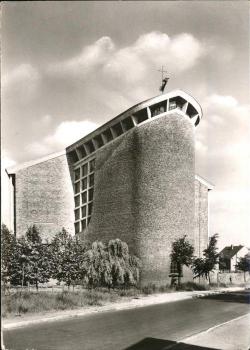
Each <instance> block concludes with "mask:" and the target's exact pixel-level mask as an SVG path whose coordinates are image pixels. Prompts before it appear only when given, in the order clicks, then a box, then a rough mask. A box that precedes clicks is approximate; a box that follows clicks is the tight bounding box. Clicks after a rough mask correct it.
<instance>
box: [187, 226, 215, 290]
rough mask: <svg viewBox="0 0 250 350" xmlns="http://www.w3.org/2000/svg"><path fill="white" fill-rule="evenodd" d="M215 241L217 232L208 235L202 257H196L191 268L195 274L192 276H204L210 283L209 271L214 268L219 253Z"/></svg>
mask: <svg viewBox="0 0 250 350" xmlns="http://www.w3.org/2000/svg"><path fill="white" fill-rule="evenodd" d="M217 241H218V234H217V233H216V234H214V235H213V236H211V237H210V239H209V243H208V246H207V248H206V249H204V251H203V258H196V259H194V261H193V264H192V269H193V272H194V274H195V276H194V278H197V277H205V278H206V279H208V281H209V284H210V272H212V271H213V270H214V268H215V265H216V264H217V263H218V259H219V254H218V253H217V249H218V248H217V247H216V245H217Z"/></svg>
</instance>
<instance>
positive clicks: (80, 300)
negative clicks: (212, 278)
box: [2, 282, 226, 317]
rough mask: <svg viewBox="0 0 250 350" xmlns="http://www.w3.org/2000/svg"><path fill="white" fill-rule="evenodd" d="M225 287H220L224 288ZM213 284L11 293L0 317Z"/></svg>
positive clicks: (6, 296) (108, 301)
mask: <svg viewBox="0 0 250 350" xmlns="http://www.w3.org/2000/svg"><path fill="white" fill-rule="evenodd" d="M225 286H226V285H220V287H225ZM214 287H218V286H217V284H216V285H210V286H209V285H203V284H197V283H194V282H187V283H182V284H181V286H179V287H178V286H176V287H170V286H169V285H163V286H156V285H155V284H152V283H150V284H148V285H146V286H143V287H141V288H136V287H131V288H128V289H124V288H121V289H115V290H114V289H111V290H109V289H108V288H95V289H90V290H89V289H75V291H57V292H54V293H53V292H51V291H38V292H32V291H22V292H21V291H12V292H11V293H10V294H9V295H5V296H4V293H2V295H3V300H2V316H3V317H9V316H14V315H23V314H27V313H39V312H46V311H59V310H70V309H76V308H81V307H86V306H90V305H92V306H101V305H104V304H107V303H114V302H117V301H122V300H128V299H132V298H138V297H140V296H143V295H150V294H155V293H171V292H175V291H193V290H197V291H199V290H200V291H202V290H208V289H211V288H214Z"/></svg>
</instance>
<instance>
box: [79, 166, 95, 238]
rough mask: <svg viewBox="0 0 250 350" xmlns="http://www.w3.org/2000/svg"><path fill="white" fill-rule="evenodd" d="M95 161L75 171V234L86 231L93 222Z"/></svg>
mask: <svg viewBox="0 0 250 350" xmlns="http://www.w3.org/2000/svg"><path fill="white" fill-rule="evenodd" d="M94 171H95V159H91V160H89V161H88V162H86V163H84V164H80V165H78V166H77V168H76V169H75V170H74V201H75V233H79V232H80V231H83V230H85V228H86V227H87V226H88V224H89V223H90V220H91V215H92V211H93V196H94Z"/></svg>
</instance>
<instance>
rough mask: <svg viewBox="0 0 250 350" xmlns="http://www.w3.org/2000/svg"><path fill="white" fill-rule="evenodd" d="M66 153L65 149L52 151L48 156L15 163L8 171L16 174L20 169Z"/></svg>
mask: <svg viewBox="0 0 250 350" xmlns="http://www.w3.org/2000/svg"><path fill="white" fill-rule="evenodd" d="M64 154H66V151H65V150H63V151H60V152H55V153H50V154H48V155H47V156H44V157H41V158H38V159H34V160H30V161H28V162H24V163H21V164H17V165H13V166H12V167H9V168H7V169H6V171H7V173H8V174H9V175H10V174H15V173H16V172H17V171H19V170H22V169H25V168H28V167H31V166H33V165H36V164H40V163H43V162H46V161H47V160H50V159H53V158H57V157H60V156H62V155H64Z"/></svg>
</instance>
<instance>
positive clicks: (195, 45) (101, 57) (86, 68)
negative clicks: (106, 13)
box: [48, 31, 205, 82]
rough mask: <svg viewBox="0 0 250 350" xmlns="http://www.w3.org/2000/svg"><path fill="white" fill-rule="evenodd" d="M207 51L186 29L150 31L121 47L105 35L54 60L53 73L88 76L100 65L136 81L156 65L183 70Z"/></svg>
mask: <svg viewBox="0 0 250 350" xmlns="http://www.w3.org/2000/svg"><path fill="white" fill-rule="evenodd" d="M204 52H205V48H204V46H203V45H202V44H201V43H200V42H199V41H198V40H197V39H196V38H195V37H193V36H192V35H191V34H188V33H182V34H179V35H177V36H174V37H172V38H170V37H169V36H168V35H167V34H166V33H162V32H156V31H154V32H150V33H146V34H143V35H141V36H139V38H138V39H137V40H136V41H135V42H134V43H132V44H131V45H128V46H125V47H122V48H117V47H116V46H115V44H114V42H113V40H112V39H111V38H110V37H108V36H104V37H101V38H100V39H98V40H97V41H96V42H94V43H93V44H91V45H89V46H86V47H84V48H83V49H82V51H81V52H80V53H79V54H78V55H76V56H74V57H71V58H69V59H67V60H64V61H62V62H58V63H56V64H52V65H50V66H49V67H48V71H49V72H50V73H52V74H55V73H56V74H57V75H64V74H73V75H75V74H77V75H78V77H79V78H80V77H82V78H84V77H85V76H86V74H88V73H90V72H92V71H93V69H100V73H102V74H104V76H105V78H106V79H107V78H108V79H110V78H112V79H114V78H115V77H117V78H121V77H122V79H123V80H124V81H127V82H136V81H138V80H139V79H143V78H146V77H147V72H148V71H149V70H152V67H160V66H161V65H162V64H165V65H167V66H168V69H169V70H172V71H176V72H180V71H183V70H186V69H188V68H190V67H192V66H193V65H194V64H195V63H197V61H198V59H199V58H200V57H201V56H202V55H203V53H204Z"/></svg>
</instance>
